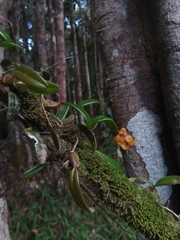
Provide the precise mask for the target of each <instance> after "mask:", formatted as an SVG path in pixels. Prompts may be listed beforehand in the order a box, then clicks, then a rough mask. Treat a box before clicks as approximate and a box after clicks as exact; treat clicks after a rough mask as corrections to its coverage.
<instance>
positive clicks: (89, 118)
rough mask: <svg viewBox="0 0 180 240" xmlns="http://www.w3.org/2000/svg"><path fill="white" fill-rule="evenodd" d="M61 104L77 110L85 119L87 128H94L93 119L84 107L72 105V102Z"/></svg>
mask: <svg viewBox="0 0 180 240" xmlns="http://www.w3.org/2000/svg"><path fill="white" fill-rule="evenodd" d="M61 104H62V105H68V106H71V107H73V108H74V109H75V110H77V111H78V112H79V113H81V115H82V116H83V117H84V119H85V121H86V125H87V128H88V129H91V128H92V124H91V117H90V115H89V113H88V112H87V111H86V110H85V109H84V108H83V107H81V106H78V105H75V104H73V103H70V102H61Z"/></svg>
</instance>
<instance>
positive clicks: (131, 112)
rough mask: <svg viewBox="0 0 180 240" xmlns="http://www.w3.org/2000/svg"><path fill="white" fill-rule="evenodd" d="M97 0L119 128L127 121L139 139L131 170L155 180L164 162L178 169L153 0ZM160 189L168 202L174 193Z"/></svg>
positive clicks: (127, 158) (128, 156)
mask: <svg viewBox="0 0 180 240" xmlns="http://www.w3.org/2000/svg"><path fill="white" fill-rule="evenodd" d="M92 3H93V8H94V15H95V16H94V17H95V28H96V31H97V33H98V38H99V45H100V50H101V53H102V59H103V63H104V64H103V65H104V66H105V71H106V80H107V88H108V90H109V97H110V102H111V106H112V113H113V116H114V119H115V121H116V122H117V124H118V126H119V128H121V127H123V126H125V127H127V129H128V130H129V131H130V132H131V133H132V135H133V136H134V138H135V139H136V140H137V144H136V146H135V147H134V148H133V149H132V150H131V151H130V152H129V153H128V154H127V153H125V152H123V156H124V159H125V164H126V169H127V174H128V176H131V177H132V176H143V177H145V178H147V179H149V180H150V181H151V182H153V183H155V182H156V181H157V180H158V179H159V178H161V177H163V176H165V175H166V174H167V166H166V164H165V162H166V163H167V165H168V167H170V168H171V170H170V171H172V172H173V171H175V170H174V169H173V167H172V165H173V164H174V163H173V164H172V152H173V151H174V149H173V146H170V145H169V142H168V138H169V139H170V136H167V134H166V133H167V132H168V130H167V129H168V124H167V122H166V115H165V110H164V104H163V98H162V90H161V85H160V77H159V73H158V64H157V54H156V51H155V50H156V47H155V44H156V31H153V26H154V25H155V24H156V22H155V21H156V20H155V19H154V18H153V14H154V12H153V10H154V8H153V4H152V3H151V1H146V2H143V3H142V1H125V0H124V1H115V0H107V1H101V0H99V1H92ZM160 5H161V3H160ZM159 31H160V30H159ZM173 158H175V157H174V156H173ZM174 166H175V165H174ZM175 167H176V166H175ZM175 167H174V168H175ZM158 192H159V195H160V197H161V199H162V201H164V202H165V201H166V200H167V199H169V197H170V195H171V189H170V188H166V187H165V188H159V189H158Z"/></svg>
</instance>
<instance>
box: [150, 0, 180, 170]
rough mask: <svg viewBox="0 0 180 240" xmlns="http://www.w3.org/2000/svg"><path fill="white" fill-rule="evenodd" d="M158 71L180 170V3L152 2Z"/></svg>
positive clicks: (175, 1) (175, 0)
mask: <svg viewBox="0 0 180 240" xmlns="http://www.w3.org/2000/svg"><path fill="white" fill-rule="evenodd" d="M153 2H154V12H155V13H156V14H155V21H156V32H157V53H158V62H159V72H160V76H161V82H162V89H163V94H164V102H165V107H166V112H167V116H168V119H169V123H170V126H171V129H172V133H173V137H174V143H175V146H176V150H177V154H178V158H179V170H180V94H179V88H180V77H179V76H180V64H179V63H180V47H179V46H180V28H179V23H180V20H179V19H180V2H179V1H177V0H174V1H170V0H169V1H153Z"/></svg>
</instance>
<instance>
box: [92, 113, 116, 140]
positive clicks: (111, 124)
mask: <svg viewBox="0 0 180 240" xmlns="http://www.w3.org/2000/svg"><path fill="white" fill-rule="evenodd" d="M99 122H105V124H106V125H107V126H108V127H109V129H110V130H111V131H112V133H113V135H117V133H116V130H117V129H118V128H117V125H116V123H115V122H114V121H113V120H112V119H111V118H109V117H106V116H102V115H100V116H95V117H93V118H91V125H92V126H94V125H95V124H97V123H99Z"/></svg>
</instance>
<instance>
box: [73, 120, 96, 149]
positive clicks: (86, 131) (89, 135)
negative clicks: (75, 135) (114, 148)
mask: <svg viewBox="0 0 180 240" xmlns="http://www.w3.org/2000/svg"><path fill="white" fill-rule="evenodd" d="M77 127H78V128H79V129H80V130H81V131H82V132H83V133H84V134H85V135H86V137H87V138H88V139H89V141H90V143H91V145H92V150H93V151H95V150H96V148H97V141H96V137H95V135H94V133H93V132H92V131H91V130H90V129H88V128H87V127H86V126H85V125H82V124H79V125H78V126H77Z"/></svg>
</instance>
